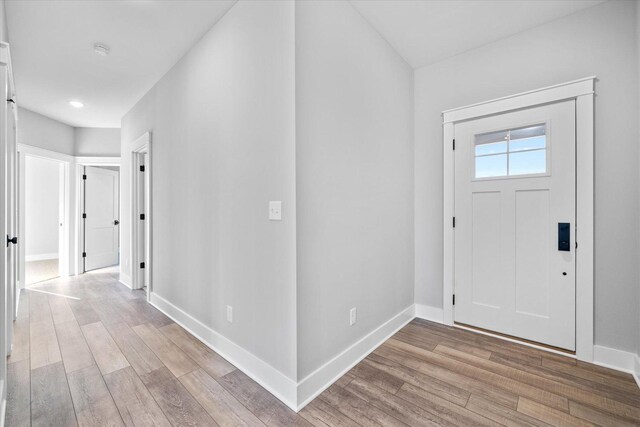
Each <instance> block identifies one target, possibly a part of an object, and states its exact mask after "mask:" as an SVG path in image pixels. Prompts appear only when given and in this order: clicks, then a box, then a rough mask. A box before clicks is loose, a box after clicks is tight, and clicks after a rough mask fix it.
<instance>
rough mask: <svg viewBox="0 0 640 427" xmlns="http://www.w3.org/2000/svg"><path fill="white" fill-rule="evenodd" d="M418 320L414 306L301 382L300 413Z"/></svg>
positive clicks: (299, 391) (299, 386)
mask: <svg viewBox="0 0 640 427" xmlns="http://www.w3.org/2000/svg"><path fill="white" fill-rule="evenodd" d="M414 317H415V309H414V306H413V305H411V306H409V307H407V308H405V309H404V310H402V311H401V312H400V313H398V314H396V315H395V316H393V317H392V318H391V319H389V320H388V321H386V322H385V323H383V324H382V325H380V326H379V327H377V328H376V329H374V330H373V331H371V332H370V333H369V334H367V335H365V336H364V337H363V338H361V339H360V340H359V341H358V342H356V343H355V344H353V345H352V346H351V347H349V348H347V349H346V350H344V351H343V352H342V353H340V354H339V355H337V356H336V357H334V358H333V359H331V360H330V361H328V362H327V363H325V364H324V365H323V366H321V367H320V368H318V369H316V370H315V371H314V372H312V373H311V374H309V375H308V376H307V377H305V378H304V379H303V380H301V381H300V382H298V407H297V410H298V411H300V410H301V409H302V408H304V407H305V405H307V404H308V403H309V402H311V401H312V400H313V399H314V398H315V397H316V396H318V395H319V394H320V393H322V392H323V391H324V390H326V389H327V388H328V387H329V386H330V385H331V384H333V383H334V382H335V381H337V380H338V379H339V378H340V377H342V376H343V375H344V374H346V373H347V372H348V371H349V370H350V369H351V368H353V367H354V366H355V365H357V364H358V363H360V361H362V359H364V358H365V357H367V356H368V355H369V354H370V353H371V352H372V351H373V350H375V349H376V348H377V347H379V346H380V345H381V344H382V343H383V342H385V341H386V340H388V339H389V338H391V336H392V335H394V334H395V333H396V332H398V331H399V330H400V329H402V328H403V327H404V326H405V325H406V324H407V323H409V322H410V321H412V320H413V318H414Z"/></svg>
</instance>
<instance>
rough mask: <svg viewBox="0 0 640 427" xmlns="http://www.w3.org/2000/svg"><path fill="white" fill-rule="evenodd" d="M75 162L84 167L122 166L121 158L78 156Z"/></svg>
mask: <svg viewBox="0 0 640 427" xmlns="http://www.w3.org/2000/svg"><path fill="white" fill-rule="evenodd" d="M75 160H76V163H78V164H80V165H84V166H120V157H96V156H92V157H87V156H78V157H76V158H75Z"/></svg>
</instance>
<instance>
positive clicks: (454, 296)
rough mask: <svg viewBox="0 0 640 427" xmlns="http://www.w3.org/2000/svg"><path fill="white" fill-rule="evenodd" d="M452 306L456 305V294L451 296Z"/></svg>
mask: <svg viewBox="0 0 640 427" xmlns="http://www.w3.org/2000/svg"><path fill="white" fill-rule="evenodd" d="M453 305H456V294H453Z"/></svg>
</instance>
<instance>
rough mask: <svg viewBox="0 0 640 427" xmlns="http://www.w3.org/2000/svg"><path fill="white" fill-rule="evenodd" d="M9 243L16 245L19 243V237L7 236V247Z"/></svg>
mask: <svg viewBox="0 0 640 427" xmlns="http://www.w3.org/2000/svg"><path fill="white" fill-rule="evenodd" d="M9 243H13V244H14V245H17V244H18V238H17V237H14V238H11V239H10V238H9V236H7V247H9Z"/></svg>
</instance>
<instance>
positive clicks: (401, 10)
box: [351, 0, 603, 68]
mask: <svg viewBox="0 0 640 427" xmlns="http://www.w3.org/2000/svg"><path fill="white" fill-rule="evenodd" d="M602 2H603V0H563V1H560V0H517V1H515V0H511V1H505V0H498V1H494V0H481V1H479V0H476V1H473V0H458V1H452V0H449V1H446V0H445V1H442V0H440V1H437V0H425V1H419V0H352V1H351V4H352V5H353V6H354V7H355V8H356V10H358V11H359V12H360V13H361V14H362V16H364V18H365V19H366V20H367V21H369V22H370V23H371V25H372V26H373V27H374V28H376V29H377V30H378V31H379V32H380V34H381V35H382V36H383V37H384V38H385V39H386V40H387V41H388V42H389V44H391V46H393V48H394V49H395V50H396V51H397V52H398V53H399V54H400V55H401V56H402V57H403V58H404V59H405V61H407V62H408V63H409V65H411V66H412V67H414V68H418V67H423V66H425V65H429V64H433V63H435V62H438V61H441V60H443V59H446V58H449V57H452V56H455V55H457V54H460V53H462V52H465V51H467V50H470V49H474V48H477V47H480V46H482V45H485V44H487V43H491V42H493V41H496V40H499V39H501V38H503V37H507V36H510V35H513V34H516V33H519V32H521V31H524V30H527V29H529V28H533V27H536V26H538V25H541V24H544V23H546V22H550V21H553V20H555V19H558V18H561V17H563V16H566V15H569V14H571V13H574V12H577V11H579V10H581V9H585V8H588V7H591V6H594V5H596V4H599V3H602Z"/></svg>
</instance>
